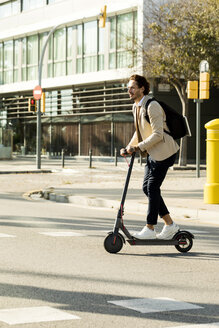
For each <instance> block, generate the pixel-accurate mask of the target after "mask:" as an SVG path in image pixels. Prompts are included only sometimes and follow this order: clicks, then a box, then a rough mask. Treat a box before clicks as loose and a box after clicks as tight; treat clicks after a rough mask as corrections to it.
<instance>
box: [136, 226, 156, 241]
mask: <svg viewBox="0 0 219 328" xmlns="http://www.w3.org/2000/svg"><path fill="white" fill-rule="evenodd" d="M133 237H135V238H137V239H156V232H155V230H151V229H149V228H148V227H144V228H143V229H142V230H141V231H140V232H136V233H134V234H133Z"/></svg>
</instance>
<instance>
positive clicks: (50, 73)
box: [48, 35, 53, 77]
mask: <svg viewBox="0 0 219 328" xmlns="http://www.w3.org/2000/svg"><path fill="white" fill-rule="evenodd" d="M48 48H49V49H48V77H53V35H52V36H51V38H50V39H49V43H48Z"/></svg>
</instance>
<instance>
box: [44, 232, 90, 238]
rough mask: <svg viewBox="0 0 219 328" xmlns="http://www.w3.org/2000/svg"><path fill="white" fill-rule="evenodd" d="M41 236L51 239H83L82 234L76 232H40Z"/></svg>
mask: <svg viewBox="0 0 219 328" xmlns="http://www.w3.org/2000/svg"><path fill="white" fill-rule="evenodd" d="M39 234H41V235H46V236H50V237H83V236H85V235H84V234H82V233H79V232H74V231H54V232H53V231H51V232H39Z"/></svg>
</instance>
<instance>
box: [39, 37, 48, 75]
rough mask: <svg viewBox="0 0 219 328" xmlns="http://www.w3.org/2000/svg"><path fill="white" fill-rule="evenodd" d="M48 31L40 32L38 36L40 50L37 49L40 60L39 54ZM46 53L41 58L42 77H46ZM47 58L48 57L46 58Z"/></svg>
mask: <svg viewBox="0 0 219 328" xmlns="http://www.w3.org/2000/svg"><path fill="white" fill-rule="evenodd" d="M47 36H48V33H46V32H45V33H42V34H40V36H39V47H40V49H39V50H40V51H39V61H40V56H41V53H42V50H43V47H44V44H45V42H46V39H47ZM45 57H46V55H45V56H44V60H43V65H42V77H43V78H47V64H46V60H45ZM47 60H48V59H47Z"/></svg>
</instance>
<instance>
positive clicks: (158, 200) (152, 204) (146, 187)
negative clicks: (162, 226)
mask: <svg viewBox="0 0 219 328" xmlns="http://www.w3.org/2000/svg"><path fill="white" fill-rule="evenodd" d="M175 159H176V154H174V155H172V156H170V157H168V158H167V159H165V160H163V161H155V160H153V159H152V158H151V157H150V155H149V156H148V158H147V164H146V166H145V175H144V181H143V191H144V193H145V194H146V196H147V197H148V212H147V224H152V225H155V224H157V219H158V214H159V216H160V217H161V218H162V217H163V216H164V215H166V214H169V211H168V209H167V207H166V205H165V203H164V201H163V198H162V196H161V192H160V186H161V185H162V182H163V180H164V178H165V176H166V174H167V171H168V168H169V167H170V166H172V165H173V164H174V162H175Z"/></svg>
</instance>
